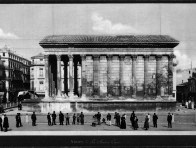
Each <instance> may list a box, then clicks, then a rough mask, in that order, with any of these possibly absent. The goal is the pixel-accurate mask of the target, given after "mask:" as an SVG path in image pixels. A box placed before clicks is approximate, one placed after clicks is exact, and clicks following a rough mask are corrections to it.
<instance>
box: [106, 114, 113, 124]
mask: <svg viewBox="0 0 196 148" xmlns="http://www.w3.org/2000/svg"><path fill="white" fill-rule="evenodd" d="M106 118H107V122H108V125H109V126H111V118H112V116H111V115H110V113H108V114H107V117H106Z"/></svg>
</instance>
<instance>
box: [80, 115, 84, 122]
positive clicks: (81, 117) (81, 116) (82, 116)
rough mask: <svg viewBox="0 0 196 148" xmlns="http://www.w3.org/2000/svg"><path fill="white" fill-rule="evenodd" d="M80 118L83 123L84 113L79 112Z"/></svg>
mask: <svg viewBox="0 0 196 148" xmlns="http://www.w3.org/2000/svg"><path fill="white" fill-rule="evenodd" d="M80 120H81V124H82V125H84V114H83V112H81V114H80Z"/></svg>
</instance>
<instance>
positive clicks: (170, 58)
mask: <svg viewBox="0 0 196 148" xmlns="http://www.w3.org/2000/svg"><path fill="white" fill-rule="evenodd" d="M174 57H175V56H174V54H171V55H169V56H168V94H169V95H172V93H173V59H174Z"/></svg>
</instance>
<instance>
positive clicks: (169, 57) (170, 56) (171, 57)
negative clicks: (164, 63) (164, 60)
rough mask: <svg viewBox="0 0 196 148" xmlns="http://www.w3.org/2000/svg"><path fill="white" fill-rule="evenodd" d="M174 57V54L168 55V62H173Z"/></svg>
mask: <svg viewBox="0 0 196 148" xmlns="http://www.w3.org/2000/svg"><path fill="white" fill-rule="evenodd" d="M175 57H176V56H175V55H174V54H170V55H168V60H173V59H174V58H175Z"/></svg>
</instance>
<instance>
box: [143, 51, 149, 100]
mask: <svg viewBox="0 0 196 148" xmlns="http://www.w3.org/2000/svg"><path fill="white" fill-rule="evenodd" d="M148 62H149V55H144V98H145V97H147V96H148Z"/></svg>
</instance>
